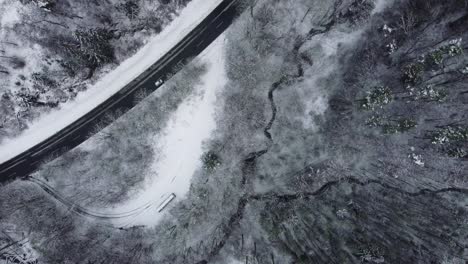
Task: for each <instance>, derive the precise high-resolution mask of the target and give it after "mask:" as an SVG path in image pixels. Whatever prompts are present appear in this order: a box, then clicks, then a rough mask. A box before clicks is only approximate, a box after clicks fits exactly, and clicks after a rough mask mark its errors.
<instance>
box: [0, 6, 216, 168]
mask: <svg viewBox="0 0 468 264" xmlns="http://www.w3.org/2000/svg"><path fill="white" fill-rule="evenodd" d="M219 3H221V0H193V1H191V2H190V3H189V4H188V5H187V7H186V8H184V9H183V10H182V11H181V13H180V14H179V17H178V18H176V19H175V20H174V21H172V22H171V23H170V24H169V25H168V26H167V27H165V28H164V30H163V31H162V32H161V33H160V34H158V35H157V36H155V37H153V38H151V40H150V41H149V42H148V43H147V44H146V45H145V46H144V47H143V48H142V49H141V50H139V51H138V52H137V53H136V54H135V55H134V56H132V57H131V58H129V59H127V60H125V61H124V62H123V63H122V64H121V65H119V66H118V67H117V68H115V69H114V70H112V71H111V72H109V73H108V74H106V75H105V76H104V77H103V78H102V79H101V80H99V81H98V82H97V83H95V84H94V85H92V86H91V87H90V88H89V89H88V90H87V91H84V92H82V93H80V94H79V95H78V96H77V97H76V99H75V100H74V101H71V102H69V103H66V104H64V105H62V106H61V107H60V109H58V110H56V111H53V112H51V113H49V114H46V115H44V116H42V117H41V118H39V119H37V120H36V121H34V122H33V123H31V124H30V125H29V128H28V129H27V130H25V131H24V132H23V133H21V134H20V135H19V136H18V137H16V138H13V139H7V140H5V141H4V142H3V143H2V144H1V145H0V162H5V161H7V160H9V159H11V158H13V157H15V156H16V155H18V154H21V153H22V152H24V151H26V150H27V149H29V148H30V147H32V146H34V145H36V144H38V143H40V142H42V141H43V140H45V139H47V138H49V137H50V136H53V135H54V134H55V133H57V132H58V131H60V130H61V129H63V128H65V127H66V126H67V125H69V124H71V123H73V122H74V121H75V120H77V119H78V118H80V117H81V116H83V115H84V114H86V113H88V112H89V111H91V110H92V109H94V108H95V107H97V106H98V105H99V104H101V103H102V102H104V101H105V100H106V99H108V98H109V97H111V96H112V95H113V94H115V93H116V92H118V91H119V90H120V89H121V88H122V87H124V86H125V85H126V84H128V83H130V82H131V81H132V80H133V79H135V78H136V77H137V76H138V75H139V74H141V73H142V72H144V71H145V70H146V69H147V68H149V67H150V66H151V65H153V64H154V63H155V62H157V61H158V60H159V59H160V58H161V57H162V56H163V55H164V54H166V53H167V52H168V51H169V50H170V49H171V48H172V47H173V46H175V45H176V44H177V43H178V42H179V41H180V40H181V39H182V38H183V37H184V36H185V35H187V34H188V33H189V32H190V31H192V30H193V29H194V28H195V27H196V26H197V25H198V24H199V23H200V22H201V21H202V20H203V19H204V18H205V17H206V16H207V15H208V14H209V13H211V12H212V11H213V10H214V9H215V8H216V6H218V4H219Z"/></svg>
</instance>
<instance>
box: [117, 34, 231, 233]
mask: <svg viewBox="0 0 468 264" xmlns="http://www.w3.org/2000/svg"><path fill="white" fill-rule="evenodd" d="M223 36H224V35H222V36H221V37H220V38H218V39H217V40H216V41H215V42H213V43H212V44H211V45H210V46H209V47H208V48H207V49H206V50H205V51H204V52H203V53H202V54H201V56H200V58H201V60H202V63H206V64H207V65H208V71H207V72H206V73H205V74H204V75H203V77H202V82H201V84H200V85H198V86H197V87H195V95H194V96H191V97H189V98H188V99H186V100H185V101H184V102H183V103H182V104H181V105H180V106H179V107H178V108H177V110H176V111H175V112H174V113H173V114H172V115H171V118H170V120H169V123H168V125H167V127H166V128H165V129H164V130H163V132H162V133H161V134H160V135H157V138H155V142H158V143H155V144H154V147H155V149H156V150H157V151H158V152H160V153H161V156H160V157H158V158H155V162H154V164H153V166H152V168H151V169H150V170H149V171H148V174H147V175H146V176H147V177H146V178H147V180H146V182H145V186H146V188H145V189H144V190H142V191H141V192H140V193H139V194H138V195H137V196H136V197H135V198H132V199H130V200H129V201H127V202H125V203H123V204H121V205H119V206H116V207H114V208H113V209H112V211H111V212H110V213H120V212H129V211H133V210H135V208H144V210H141V211H140V213H138V214H136V215H134V216H132V217H131V218H127V219H121V220H116V222H115V224H116V225H117V226H133V225H146V226H154V225H156V224H157V223H158V221H159V220H160V219H161V218H162V217H163V216H164V214H165V213H166V212H167V211H168V208H166V209H164V210H163V211H162V212H161V213H158V212H157V206H159V205H160V204H161V203H162V202H163V201H164V200H165V199H166V198H167V197H169V196H170V194H171V193H174V194H175V195H176V199H174V201H172V202H171V203H170V204H169V206H168V207H171V206H172V205H173V204H174V203H176V202H177V201H178V200H179V199H183V198H184V197H185V195H186V194H187V193H188V191H189V188H190V182H191V178H192V176H193V175H194V172H195V171H196V170H197V169H198V168H200V167H201V161H200V157H201V155H202V153H203V149H202V145H203V142H204V141H205V140H206V139H208V138H209V137H210V134H211V132H212V131H213V130H214V129H215V127H216V122H215V105H216V104H217V103H218V102H217V97H216V93H217V91H219V90H220V89H222V88H223V87H224V85H225V84H226V82H227V77H226V73H225V69H224V49H223V48H224V45H223V44H224V37H223Z"/></svg>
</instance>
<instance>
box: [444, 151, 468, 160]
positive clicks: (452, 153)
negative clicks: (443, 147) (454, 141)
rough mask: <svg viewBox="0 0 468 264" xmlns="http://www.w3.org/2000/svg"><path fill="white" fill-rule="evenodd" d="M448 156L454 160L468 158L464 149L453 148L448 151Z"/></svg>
mask: <svg viewBox="0 0 468 264" xmlns="http://www.w3.org/2000/svg"><path fill="white" fill-rule="evenodd" d="M447 154H448V155H449V156H450V157H452V158H459V159H461V158H466V157H468V152H467V151H466V150H464V149H462V148H453V149H449V150H448V151H447Z"/></svg>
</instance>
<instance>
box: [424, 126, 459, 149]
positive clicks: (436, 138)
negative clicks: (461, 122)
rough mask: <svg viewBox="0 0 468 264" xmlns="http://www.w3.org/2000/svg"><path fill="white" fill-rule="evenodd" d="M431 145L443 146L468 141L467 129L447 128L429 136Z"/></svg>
mask: <svg viewBox="0 0 468 264" xmlns="http://www.w3.org/2000/svg"><path fill="white" fill-rule="evenodd" d="M430 138H431V142H432V144H435V145H443V144H447V143H451V142H466V141H468V128H466V127H461V126H447V127H445V128H442V129H440V130H438V131H436V132H433V133H431V135H430Z"/></svg>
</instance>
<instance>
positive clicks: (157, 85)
mask: <svg viewBox="0 0 468 264" xmlns="http://www.w3.org/2000/svg"><path fill="white" fill-rule="evenodd" d="M163 83H164V81H163V80H162V79H159V80H157V81H156V82H155V83H154V85H156V87H159V86H161V85H162V84H163Z"/></svg>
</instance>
